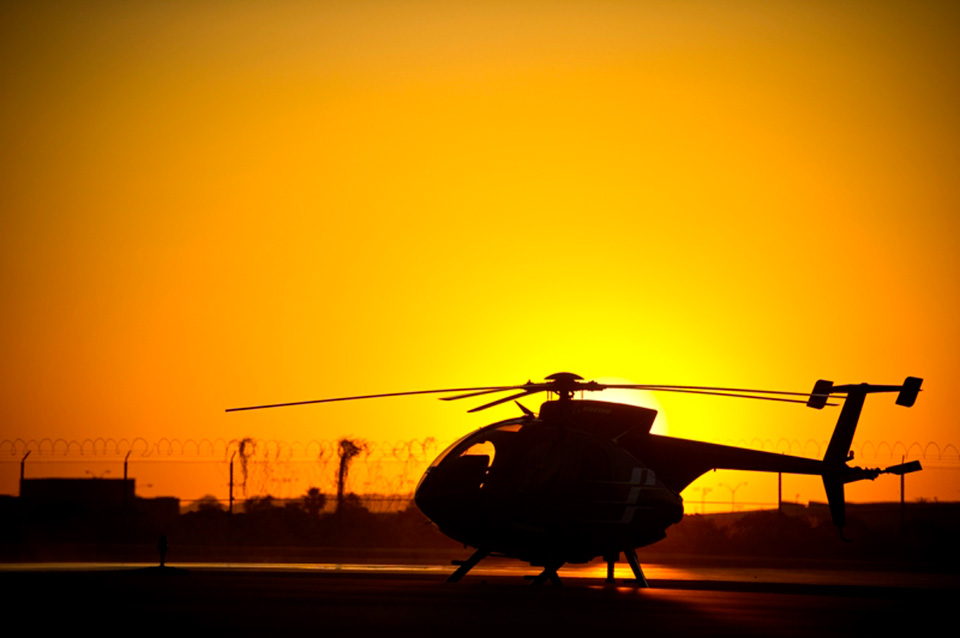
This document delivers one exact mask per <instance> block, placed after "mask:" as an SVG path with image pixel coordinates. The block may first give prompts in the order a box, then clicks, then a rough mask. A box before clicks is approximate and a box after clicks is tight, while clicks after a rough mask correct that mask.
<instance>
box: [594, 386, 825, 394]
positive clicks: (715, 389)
mask: <svg viewBox="0 0 960 638" xmlns="http://www.w3.org/2000/svg"><path fill="white" fill-rule="evenodd" d="M604 387H605V388H620V389H627V390H663V391H666V392H670V391H673V390H677V391H680V390H703V391H712V392H725V393H726V392H741V393H745V394H778V395H784V396H794V397H809V396H830V394H828V393H825V394H811V393H810V392H784V391H782V390H752V389H749V388H720V387H714V386H706V385H654V384H636V385H604Z"/></svg>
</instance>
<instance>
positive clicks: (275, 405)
mask: <svg viewBox="0 0 960 638" xmlns="http://www.w3.org/2000/svg"><path fill="white" fill-rule="evenodd" d="M520 387H523V386H520ZM500 389H503V387H502V386H496V387H494V386H485V387H479V388H446V389H443V390H413V391H411V392H387V393H385V394H363V395H359V396H354V397H335V398H333V399H314V400H311V401H292V402H290V403H269V404H266V405H250V406H246V407H242V408H228V409H227V410H226V411H227V412H240V411H243V410H262V409H264V408H286V407H289V406H293V405H310V404H312V403H334V402H336V401H355V400H357V399H379V398H382V397H402V396H409V395H414V394H444V393H447V392H471V391H476V390H483V391H487V390H489V391H497V390H500ZM507 389H510V388H507Z"/></svg>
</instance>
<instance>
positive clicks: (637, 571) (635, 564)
mask: <svg viewBox="0 0 960 638" xmlns="http://www.w3.org/2000/svg"><path fill="white" fill-rule="evenodd" d="M623 553H624V555H625V556H626V557H627V562H628V563H630V569H632V570H633V575H634V576H636V578H637V586H638V587H649V586H650V584H649V583H648V582H647V579H646V578H645V577H644V576H643V570H642V569H641V568H640V561H639V560H637V552H636V550H634V549H633V548H632V547H630V548H628V549H627V550H625V551H624V552H623Z"/></svg>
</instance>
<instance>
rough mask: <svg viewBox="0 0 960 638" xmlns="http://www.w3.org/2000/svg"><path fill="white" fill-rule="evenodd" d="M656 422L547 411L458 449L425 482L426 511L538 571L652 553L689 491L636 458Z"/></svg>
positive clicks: (579, 410) (642, 412) (582, 407)
mask: <svg viewBox="0 0 960 638" xmlns="http://www.w3.org/2000/svg"><path fill="white" fill-rule="evenodd" d="M655 417H656V411H655V410H650V409H647V408H640V407H635V406H628V405H620V404H614V403H605V402H599V401H563V402H560V401H553V402H547V403H545V404H543V406H542V407H541V411H540V415H539V416H537V417H533V416H527V417H521V418H517V419H510V420H507V421H502V422H500V423H495V424H493V425H489V426H487V427H485V428H481V429H480V430H477V431H476V432H473V433H471V434H468V435H467V436H465V437H463V438H462V439H460V440H459V441H457V442H456V443H454V444H453V445H452V446H450V447H449V448H448V449H447V450H446V451H444V453H443V454H441V455H440V456H439V457H438V458H437V459H436V461H434V463H433V464H432V465H431V466H430V468H429V469H428V470H427V472H426V473H425V474H424V476H423V478H422V479H421V481H420V485H419V486H418V487H417V491H416V495H415V498H416V502H417V505H418V506H419V507H420V509H421V510H422V511H423V512H424V514H426V515H427V516H428V517H429V518H430V519H431V520H432V521H433V522H434V523H435V524H436V525H437V526H438V527H439V528H440V530H441V531H443V532H444V533H445V534H447V535H448V536H450V537H452V538H454V539H455V540H458V541H460V542H462V543H464V544H466V545H470V546H473V547H477V548H484V549H486V550H488V551H490V552H493V553H498V554H503V555H506V556H511V557H515V558H519V559H522V560H525V561H529V562H531V563H534V564H543V563H548V562H550V561H554V562H556V561H562V562H587V561H590V560H592V559H593V558H595V557H598V556H609V555H615V554H617V553H618V552H620V551H624V550H626V549H628V548H634V547H641V546H644V545H649V544H650V543H653V542H656V541H657V540H660V539H661V538H663V537H664V535H665V531H666V529H667V528H668V527H669V526H670V525H673V524H674V523H676V522H678V521H680V519H681V518H682V516H683V500H682V498H681V497H680V494H679V490H678V489H675V488H674V487H672V486H670V485H668V484H666V483H665V482H664V481H662V480H660V478H659V477H658V472H657V470H656V468H654V467H651V464H649V463H644V462H641V461H640V460H638V458H637V456H636V455H635V454H632V453H631V451H630V445H629V443H630V442H631V441H632V442H634V443H642V441H643V440H644V439H645V437H649V436H653V435H651V434H650V433H649V432H650V426H651V425H652V424H653V420H654V418H655Z"/></svg>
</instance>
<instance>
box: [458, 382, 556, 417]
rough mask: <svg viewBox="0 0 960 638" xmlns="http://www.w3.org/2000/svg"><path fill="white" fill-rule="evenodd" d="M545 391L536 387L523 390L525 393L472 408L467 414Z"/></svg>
mask: <svg viewBox="0 0 960 638" xmlns="http://www.w3.org/2000/svg"><path fill="white" fill-rule="evenodd" d="M545 389H546V388H540V387H538V388H536V389H530V390H525V391H523V392H519V393H517V394H511V395H510V396H508V397H503V398H502V399H497V400H496V401H492V402H490V403H487V404H485V405H481V406H478V407H475V408H472V409H470V410H467V412H479V411H480V410H486V409H487V408H492V407H493V406H495V405H500V404H501V403H507V402H508V401H513V400H515V399H522V398H523V397H525V396H529V395H531V394H536V393H538V392H543V391H544V390H545Z"/></svg>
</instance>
